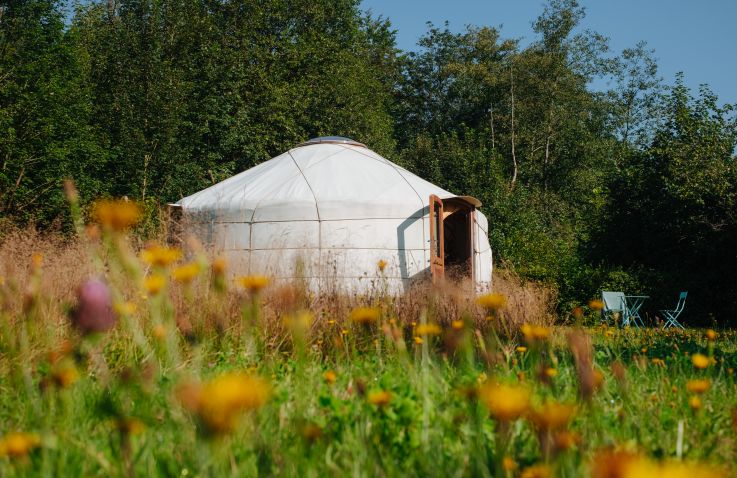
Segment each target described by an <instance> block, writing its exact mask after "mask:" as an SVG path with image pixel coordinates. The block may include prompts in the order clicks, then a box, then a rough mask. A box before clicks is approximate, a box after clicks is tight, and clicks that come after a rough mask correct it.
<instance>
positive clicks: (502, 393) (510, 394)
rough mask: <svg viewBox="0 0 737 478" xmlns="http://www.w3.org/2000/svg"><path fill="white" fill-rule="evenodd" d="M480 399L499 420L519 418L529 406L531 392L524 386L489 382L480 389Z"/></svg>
mask: <svg viewBox="0 0 737 478" xmlns="http://www.w3.org/2000/svg"><path fill="white" fill-rule="evenodd" d="M479 399H480V400H481V403H483V404H484V405H485V406H486V408H488V409H489V412H490V413H491V415H492V416H493V417H494V418H496V419H497V420H500V421H503V422H510V421H513V420H517V419H518V418H519V417H521V416H522V415H523V414H524V413H525V412H526V411H527V409H528V408H529V405H530V392H529V390H528V389H527V388H525V387H522V386H514V385H506V384H499V383H494V382H487V383H485V384H484V385H482V386H481V388H480V389H479Z"/></svg>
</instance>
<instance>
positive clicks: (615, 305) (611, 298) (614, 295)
mask: <svg viewBox="0 0 737 478" xmlns="http://www.w3.org/2000/svg"><path fill="white" fill-rule="evenodd" d="M601 300H602V302H604V311H605V312H609V311H612V310H616V311H622V310H624V292H613V291H609V290H603V291H601Z"/></svg>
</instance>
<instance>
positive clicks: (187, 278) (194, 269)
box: [171, 262, 201, 284]
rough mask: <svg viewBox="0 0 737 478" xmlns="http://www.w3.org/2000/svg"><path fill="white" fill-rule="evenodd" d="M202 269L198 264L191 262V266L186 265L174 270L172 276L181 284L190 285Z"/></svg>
mask: <svg viewBox="0 0 737 478" xmlns="http://www.w3.org/2000/svg"><path fill="white" fill-rule="evenodd" d="M200 269H201V267H200V265H199V264H198V263H197V262H190V263H189V264H184V265H182V266H179V267H176V268H174V270H173V271H171V276H172V278H173V279H174V280H175V281H176V282H179V283H180V284H189V283H190V282H192V281H193V280H194V278H195V277H197V274H199V273H200Z"/></svg>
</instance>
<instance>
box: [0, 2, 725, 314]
mask: <svg viewBox="0 0 737 478" xmlns="http://www.w3.org/2000/svg"><path fill="white" fill-rule="evenodd" d="M583 18H584V10H583V8H581V7H580V6H579V5H578V4H577V2H576V1H575V0H551V1H550V2H549V3H548V4H547V6H546V7H545V9H544V10H543V11H542V12H541V14H540V16H539V18H537V20H536V21H534V22H533V30H534V34H535V37H534V38H535V40H534V41H533V42H532V43H530V44H528V45H524V46H523V45H522V44H521V43H520V42H519V41H518V40H516V39H513V38H512V39H510V38H504V37H503V36H502V32H500V31H499V30H498V29H495V28H489V27H469V28H467V29H466V30H465V31H463V32H461V33H453V32H451V31H449V30H448V29H447V28H444V27H440V28H439V27H437V26H434V25H429V26H428V31H427V33H426V34H425V36H424V37H423V38H422V39H421V40H420V42H419V45H418V49H417V50H416V51H413V52H402V51H399V50H398V49H397V47H396V43H395V37H394V31H393V30H392V28H391V25H390V23H389V21H388V20H386V19H382V18H380V17H379V18H377V17H375V16H373V15H371V14H370V13H367V12H364V11H362V10H361V8H360V5H359V2H358V1H357V0H324V1H314V0H260V1H254V0H105V1H91V2H83V3H82V4H77V2H64V1H54V0H12V1H7V0H6V1H0V158H1V163H2V166H1V167H0V215H2V216H3V217H5V218H6V220H12V221H16V222H21V223H23V222H29V221H33V222H36V223H38V224H40V225H42V226H50V225H53V224H59V223H61V224H63V223H64V221H65V220H66V219H65V217H66V216H65V207H64V201H63V194H62V192H61V182H62V180H63V179H65V178H70V177H71V178H74V180H75V181H76V183H77V184H78V187H79V189H80V192H81V194H82V198H83V200H84V201H89V200H91V199H92V198H95V197H98V196H100V195H115V196H120V195H126V196H129V197H131V198H136V199H138V200H141V201H144V202H147V203H149V204H152V205H155V204H157V203H162V202H167V201H172V200H176V199H178V198H180V197H182V196H184V195H187V194H190V193H192V192H194V191H196V190H198V189H200V188H203V187H206V186H208V185H210V184H212V183H214V182H217V181H220V180H222V179H223V178H225V177H227V176H229V175H231V174H233V173H235V172H238V171H241V170H243V169H246V168H248V167H250V166H253V165H255V164H257V163H259V162H261V161H263V160H266V159H268V158H270V157H272V156H273V155H275V154H277V153H279V152H281V151H284V150H286V149H288V148H289V147H291V146H293V145H294V144H296V143H298V142H300V141H303V140H305V139H307V138H309V137H313V136H318V135H329V134H337V135H344V136H350V137H354V138H356V139H358V140H360V141H363V142H365V143H366V144H368V145H369V146H370V147H371V148H372V149H375V150H377V151H378V152H380V153H382V154H384V155H386V156H388V157H390V158H392V159H394V160H395V161H397V162H400V163H402V164H403V165H405V166H406V167H408V168H409V169H411V170H413V171H415V172H417V173H418V174H420V175H422V176H424V177H426V178H427V179H429V180H431V181H433V182H436V183H438V184H440V185H442V186H444V187H446V188H448V189H450V190H454V191H459V192H463V193H465V194H472V195H474V196H477V197H478V198H479V199H481V200H482V202H483V203H484V210H485V212H486V213H487V214H488V216H489V217H490V221H491V223H492V228H491V229H492V231H491V241H492V247H493V248H494V250H495V253H496V256H497V260H498V263H499V262H501V263H504V264H505V265H506V266H507V267H511V268H514V269H515V270H516V271H517V272H518V273H520V274H521V275H522V276H523V277H527V278H531V279H536V280H541V281H545V282H547V283H550V284H552V285H555V286H556V287H557V288H558V290H559V292H560V300H561V303H560V306H561V310H562V311H565V310H569V307H570V306H571V304H573V303H579V302H581V301H582V300H585V299H587V298H589V297H593V296H595V295H596V294H597V293H598V291H599V290H600V289H601V288H614V289H623V290H625V291H626V292H627V293H637V292H641V293H647V294H649V295H652V296H653V300H652V301H651V302H650V303H651V304H655V305H662V306H664V307H665V306H668V305H673V304H672V303H674V302H675V299H676V293H677V292H678V291H679V290H681V289H683V290H689V291H690V296H689V306H690V307H689V312H690V314H689V317H688V318H689V319H691V320H692V323H693V321H695V320H697V319H700V320H710V317H711V316H713V317H714V318H715V319H716V320H717V321H718V322H719V323H722V324H726V323H728V322H729V321H732V320H733V319H734V317H733V315H732V314H733V311H734V310H735V309H736V308H737V169H735V162H736V161H737V159H736V158H735V147H737V119H736V118H735V112H734V107H733V106H730V105H726V106H725V105H721V104H720V103H719V101H718V99H717V98H716V97H715V96H714V94H713V93H712V92H711V91H710V90H709V89H708V88H707V87H703V88H702V89H701V90H700V91H699V92H698V94H697V95H696V96H694V94H693V93H692V92H691V91H689V90H688V89H687V88H686V87H684V85H683V80H682V78H678V79H677V80H676V83H675V85H666V84H664V83H663V81H662V80H661V79H660V78H659V76H658V73H657V64H656V62H655V60H654V59H653V53H652V52H651V51H649V50H648V49H647V47H646V45H644V44H638V45H635V46H633V47H632V48H629V49H626V50H624V51H622V52H612V51H610V50H609V48H608V46H607V39H606V38H605V37H603V36H601V35H600V34H597V33H595V32H590V31H586V30H583V29H582V28H581V24H582V20H583ZM488 23H494V19H493V18H490V19H488ZM594 80H597V82H598V83H597V84H602V80H607V84H608V85H609V87H608V90H607V91H601V90H600V89H593V88H592V87H591V84H592V81H594Z"/></svg>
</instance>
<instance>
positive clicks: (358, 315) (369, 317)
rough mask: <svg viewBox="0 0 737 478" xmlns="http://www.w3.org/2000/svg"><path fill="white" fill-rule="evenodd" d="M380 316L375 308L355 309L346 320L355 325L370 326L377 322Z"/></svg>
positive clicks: (379, 312)
mask: <svg viewBox="0 0 737 478" xmlns="http://www.w3.org/2000/svg"><path fill="white" fill-rule="evenodd" d="M380 316H381V311H380V310H379V309H377V308H375V307H356V308H355V309H353V310H352V311H351V313H350V314H349V315H348V318H349V319H350V320H351V322H354V323H356V324H370V323H372V322H376V321H377V320H379V317H380Z"/></svg>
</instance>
